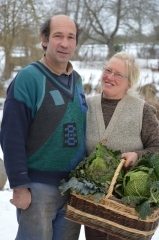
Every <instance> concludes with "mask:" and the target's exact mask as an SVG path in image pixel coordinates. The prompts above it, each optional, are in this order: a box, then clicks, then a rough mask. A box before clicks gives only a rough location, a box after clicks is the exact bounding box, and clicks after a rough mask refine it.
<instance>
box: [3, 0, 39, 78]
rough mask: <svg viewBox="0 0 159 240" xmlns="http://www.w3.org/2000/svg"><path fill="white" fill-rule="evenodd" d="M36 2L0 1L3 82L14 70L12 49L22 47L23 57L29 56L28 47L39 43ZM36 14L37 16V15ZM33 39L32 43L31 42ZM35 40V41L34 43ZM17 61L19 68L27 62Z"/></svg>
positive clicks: (37, 2) (26, 0)
mask: <svg viewBox="0 0 159 240" xmlns="http://www.w3.org/2000/svg"><path fill="white" fill-rule="evenodd" d="M38 4H40V2H39V1H36V0H34V1H33V0H19V1H16V0H1V1H0V46H1V47H3V50H4V53H5V67H4V71H3V73H2V75H1V78H2V79H3V80H6V79H8V78H10V76H11V72H12V70H13V68H14V64H15V62H14V60H15V59H14V58H13V56H12V55H13V49H15V47H16V46H19V47H20V46H23V47H24V51H25V55H26V56H27V55H30V53H29V51H30V49H29V46H30V44H35V43H37V42H38V41H39V33H38V30H37V26H38V27H39V16H40V14H39V12H38V11H39V7H40V6H41V5H38ZM37 12H38V14H39V15H38V14H37ZM33 39H34V41H32V40H33ZM35 39H36V41H35ZM29 60H30V59H28V61H27V60H26V59H25V62H24V63H23V62H22V59H21V60H20V61H19V62H20V63H21V66H23V65H24V64H26V63H27V62H29Z"/></svg>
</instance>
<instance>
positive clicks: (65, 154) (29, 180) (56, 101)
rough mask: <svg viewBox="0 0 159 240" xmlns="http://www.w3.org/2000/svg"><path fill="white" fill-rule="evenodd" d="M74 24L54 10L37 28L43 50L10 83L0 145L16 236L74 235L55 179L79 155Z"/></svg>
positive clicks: (82, 114)
mask: <svg viewBox="0 0 159 240" xmlns="http://www.w3.org/2000/svg"><path fill="white" fill-rule="evenodd" d="M78 35H79V29H78V26H77V24H76V23H75V22H74V21H73V20H72V19H70V18H69V17H67V16H65V15H56V16H54V17H52V18H51V19H49V20H47V21H46V22H45V23H44V24H43V26H42V27H41V41H42V47H43V49H44V50H45V54H44V56H43V58H42V59H41V60H40V61H37V62H34V63H32V64H30V65H28V66H26V67H24V68H23V69H22V70H21V71H20V72H19V73H18V74H17V76H16V77H15V79H14V80H13V81H12V83H11V84H10V86H9V88H8V91H7V98H6V102H5V106H4V112H3V119H2V127H1V146H2V150H3V153H4V164H5V168H6V172H7V176H8V179H9V182H10V187H11V188H13V199H11V200H10V201H11V203H12V204H13V205H15V206H16V207H17V219H18V223H19V227H18V232H17V236H16V240H33V239H34V240H64V239H68V240H78V237H79V232H80V225H79V224H76V223H73V222H71V221H68V220H66V219H65V218H64V216H65V210H66V202H67V199H68V193H67V194H65V195H64V196H61V194H60V192H59V188H58V187H59V182H60V181H61V180H62V179H67V178H68V175H69V173H70V171H71V170H72V169H74V168H75V167H76V166H77V164H78V163H79V162H80V161H81V160H82V158H83V157H84V154H85V124H86V112H87V105H86V101H85V96H84V92H83V88H82V82H81V78H80V76H79V74H78V73H77V72H76V71H74V70H73V67H72V65H71V63H70V62H69V60H70V59H71V58H72V56H73V54H74V51H75V49H76V44H77V41H78Z"/></svg>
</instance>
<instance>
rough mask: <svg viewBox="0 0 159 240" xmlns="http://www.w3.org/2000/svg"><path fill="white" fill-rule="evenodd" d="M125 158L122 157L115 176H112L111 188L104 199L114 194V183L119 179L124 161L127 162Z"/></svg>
mask: <svg viewBox="0 0 159 240" xmlns="http://www.w3.org/2000/svg"><path fill="white" fill-rule="evenodd" d="M125 161H126V160H125V159H121V161H120V163H119V165H118V167H117V169H116V171H115V173H114V176H113V178H112V181H111V183H110V186H109V189H108V192H107V195H106V196H105V197H104V198H103V199H104V200H106V199H108V198H109V197H110V196H112V192H113V189H114V185H115V183H116V180H117V177H118V175H119V173H120V170H121V169H122V167H123V165H124V163H125Z"/></svg>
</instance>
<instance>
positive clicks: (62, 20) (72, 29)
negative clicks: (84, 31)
mask: <svg viewBox="0 0 159 240" xmlns="http://www.w3.org/2000/svg"><path fill="white" fill-rule="evenodd" d="M50 30H51V32H67V33H70V34H74V35H76V32H77V29H76V25H75V23H74V21H73V20H72V19H70V18H69V17H67V16H65V15H57V16H54V17H53V18H52V19H51V23H50Z"/></svg>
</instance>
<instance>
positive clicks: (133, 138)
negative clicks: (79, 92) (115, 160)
mask: <svg viewBox="0 0 159 240" xmlns="http://www.w3.org/2000/svg"><path fill="white" fill-rule="evenodd" d="M87 104H88V113H87V130H86V145H87V154H90V153H91V152H92V151H94V150H95V145H96V144H97V143H98V142H101V141H102V140H103V139H106V145H107V147H108V148H109V149H111V150H120V151H121V152H132V151H137V150H142V149H143V144H142V141H141V128H142V117H143V107H144V101H143V100H142V99H139V98H137V97H135V96H131V95H129V94H126V95H125V96H124V97H123V98H122V99H121V100H120V101H119V103H118V104H117V107H116V109H115V111H114V113H113V116H112V118H111V120H110V122H109V124H108V127H107V128H106V129H105V124H104V120H103V113H102V108H101V95H96V96H93V97H89V98H87Z"/></svg>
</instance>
